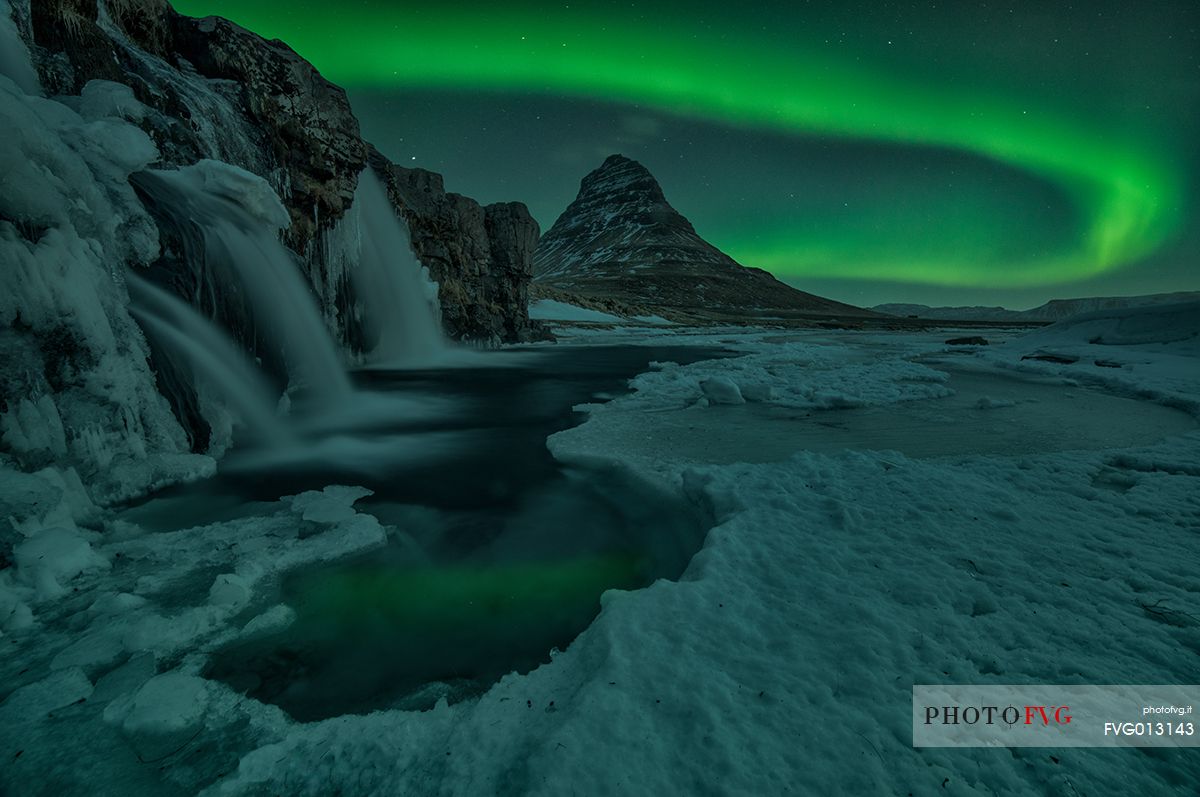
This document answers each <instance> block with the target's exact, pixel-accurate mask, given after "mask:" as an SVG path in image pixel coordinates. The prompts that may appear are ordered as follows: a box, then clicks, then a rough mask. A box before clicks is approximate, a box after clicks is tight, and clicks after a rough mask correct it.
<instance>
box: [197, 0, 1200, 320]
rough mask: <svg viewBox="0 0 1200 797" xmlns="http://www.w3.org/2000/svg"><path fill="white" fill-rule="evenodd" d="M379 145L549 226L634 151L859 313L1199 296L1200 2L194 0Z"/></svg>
mask: <svg viewBox="0 0 1200 797" xmlns="http://www.w3.org/2000/svg"><path fill="white" fill-rule="evenodd" d="M174 5H175V7H176V8H177V9H178V10H180V11H182V12H184V13H187V14H192V15H195V16H203V15H205V14H220V15H222V16H227V17H229V18H231V19H233V20H234V21H236V22H239V23H240V24H242V25H244V26H246V27H248V28H250V29H251V30H254V31H256V32H258V33H260V34H262V35H264V36H267V37H268V38H280V39H283V40H284V41H286V42H287V43H288V44H290V45H291V46H292V47H293V48H294V49H295V50H297V51H298V52H299V53H300V54H301V55H303V56H304V57H306V58H307V59H309V60H310V61H312V62H313V63H314V64H315V65H316V66H317V67H318V68H319V69H320V70H321V71H322V73H323V74H324V75H325V76H326V77H327V78H329V79H330V80H332V81H334V82H335V83H338V84H340V85H342V86H344V87H345V88H346V89H347V90H348V92H349V94H350V98H351V102H352V104H353V107H354V109H355V112H356V114H357V116H358V118H359V119H360V121H361V122H362V126H363V132H364V135H365V137H366V138H367V139H369V140H370V141H372V142H373V143H374V144H375V145H376V146H378V147H379V148H380V149H381V150H382V151H383V152H384V153H385V154H387V155H388V156H389V157H391V158H392V159H393V160H395V161H396V162H398V163H401V164H404V165H416V166H422V167H424V168H428V169H432V170H434V171H438V172H441V173H442V174H444V175H445V178H446V186H447V188H448V189H449V190H452V191H459V192H461V193H465V194H468V195H470V196H473V197H475V198H476V199H479V200H480V201H482V202H485V203H486V202H494V201H500V200H520V201H523V202H525V203H526V204H527V205H529V208H530V210H531V211H532V212H533V214H534V216H535V217H536V218H537V219H538V221H539V222H540V223H541V225H542V228H543V229H546V228H548V227H549V226H550V224H551V223H553V221H554V219H555V218H556V217H557V216H558V214H559V213H560V212H561V211H562V210H563V208H565V207H566V205H567V203H568V202H570V201H571V200H572V199H573V198H574V196H575V193H576V191H577V190H578V187H579V180H580V178H582V177H583V175H584V174H586V173H587V172H588V171H590V170H591V169H593V168H595V167H596V166H598V165H599V164H600V162H601V161H602V160H603V159H604V157H605V156H607V155H609V154H612V153H614V152H620V153H622V154H625V155H627V156H629V157H632V158H635V159H637V160H639V161H641V162H642V163H643V164H645V165H646V166H647V167H648V168H649V169H650V170H651V172H653V173H654V175H655V176H656V177H657V178H658V179H659V182H661V183H662V185H663V189H664V191H665V192H666V194H667V197H668V199H669V200H670V201H671V202H672V204H673V205H674V206H675V207H676V208H677V209H678V210H679V211H680V212H682V213H683V214H684V215H686V216H687V217H688V218H689V219H691V221H692V222H693V224H695V226H696V229H697V231H698V232H699V233H700V234H701V235H703V236H704V237H706V238H707V239H708V240H710V241H711V242H713V243H714V244H716V245H717V246H719V247H720V248H722V249H724V250H725V251H726V252H728V253H729V254H730V255H732V256H733V257H734V258H736V259H737V260H739V261H740V262H742V263H743V264H745V265H750V266H759V267H762V268H766V269H768V270H770V271H772V272H773V273H775V274H776V275H777V276H778V277H780V278H781V279H784V280H785V281H787V282H790V283H792V284H794V285H796V286H797V287H800V288H803V289H805V290H808V291H812V292H814V293H819V294H823V295H826V296H829V297H831V298H834V299H840V300H843V301H849V302H853V303H856V304H865V305H870V304H875V303H878V302H884V301H918V302H926V303H931V304H959V303H966V304H1005V305H1007V306H1011V307H1017V308H1021V307H1028V306H1032V305H1035V304H1039V303H1041V302H1043V301H1045V300H1046V299H1049V298H1054V297H1069V296H1086V295H1112V294H1128V293H1153V292H1160V291H1170V290H1197V289H1200V267H1198V265H1200V264H1198V261H1200V223H1197V222H1200V158H1197V155H1200V147H1198V145H1197V142H1198V140H1200V34H1198V28H1200V3H1196V2H1194V0H1180V2H1156V1H1155V0H1147V1H1146V2H1144V3H1129V2H1127V1H1126V0H1121V2H1106V1H1104V0H1088V1H1087V2H1078V3H1051V2H1028V3H967V2H948V0H942V1H941V2H923V3H887V2H881V1H880V2H856V1H854V0H842V1H841V2H811V3H805V2H787V3H782V2H781V3H772V4H749V3H721V4H710V3H705V2H700V1H699V0H693V1H692V2H655V3H642V2H625V3H612V4H601V3H591V2H583V3H579V2H570V3H541V4H535V3H523V2H519V0H509V2H504V3H496V2H488V3H472V2H455V3H446V2H409V3H399V2H384V1H383V0H365V1H364V0H359V2H353V3H347V4H345V5H337V6H334V5H331V4H329V3H327V2H323V3H304V2H299V1H298V0H179V1H178V2H175V3H174Z"/></svg>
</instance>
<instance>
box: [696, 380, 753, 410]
mask: <svg viewBox="0 0 1200 797" xmlns="http://www.w3.org/2000/svg"><path fill="white" fill-rule="evenodd" d="M700 389H701V390H702V391H704V396H705V398H707V399H708V400H709V402H711V403H713V404H745V403H746V399H744V398H743V397H742V391H741V388H739V387H738V386H737V383H736V382H734V381H733V380H732V379H730V378H728V377H725V376H712V377H709V378H708V379H702V380H700Z"/></svg>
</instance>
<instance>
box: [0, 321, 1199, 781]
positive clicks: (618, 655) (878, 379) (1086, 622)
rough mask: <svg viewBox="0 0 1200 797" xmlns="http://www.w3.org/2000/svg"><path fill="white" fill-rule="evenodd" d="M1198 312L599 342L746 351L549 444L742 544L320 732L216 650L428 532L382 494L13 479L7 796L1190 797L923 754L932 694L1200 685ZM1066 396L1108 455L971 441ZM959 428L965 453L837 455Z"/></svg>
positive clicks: (6, 620) (1088, 449)
mask: <svg viewBox="0 0 1200 797" xmlns="http://www.w3.org/2000/svg"><path fill="white" fill-rule="evenodd" d="M1198 319H1200V308H1197V307H1196V306H1191V307H1187V308H1177V309H1172V308H1166V309H1159V310H1157V311H1153V312H1144V311H1142V312H1138V311H1127V312H1123V313H1117V314H1110V315H1109V316H1106V317H1103V318H1097V319H1092V320H1086V321H1082V322H1068V323H1066V324H1060V325H1056V326H1054V327H1050V328H1047V329H1044V330H1039V331H1037V332H1033V333H1029V334H1028V335H1024V336H1017V335H1013V334H1012V333H1003V334H1001V335H998V336H996V337H992V336H990V335H988V337H989V340H990V343H991V345H988V346H956V345H946V344H945V342H944V341H945V340H946V338H948V337H953V334H945V333H943V334H940V335H934V334H923V335H912V334H895V335H890V334H884V333H840V332H819V333H817V332H812V333H809V332H804V333H781V332H778V331H762V330H757V331H755V330H749V331H745V330H743V331H737V332H730V333H728V334H720V333H717V334H714V333H710V332H704V333H698V332H696V331H694V330H690V331H689V330H674V331H668V330H639V331H622V330H615V331H601V330H586V331H583V330H581V331H579V332H578V333H577V335H576V341H577V342H589V341H591V342H606V341H612V340H619V341H620V342H624V343H629V342H635V341H636V340H647V339H653V340H657V341H659V342H662V340H664V339H669V340H670V341H671V342H672V343H674V344H680V343H686V342H689V341H690V342H695V343H696V344H697V345H713V344H719V345H723V346H726V347H728V348H730V349H733V350H735V351H736V352H737V353H738V354H739V355H740V356H737V357H733V358H729V359H724V360H715V361H704V362H699V363H695V364H692V365H687V366H676V365H673V364H669V363H662V364H659V366H658V367H657V368H655V369H654V370H652V371H650V372H648V373H646V374H643V375H641V376H639V377H637V378H636V379H634V380H633V382H632V387H633V388H635V391H634V392H633V393H632V394H630V395H628V396H624V397H621V398H618V399H616V400H614V401H611V402H609V403H606V404H603V405H595V406H590V407H589V409H590V410H591V414H590V416H589V420H588V421H587V422H586V423H584V424H583V425H582V426H579V427H576V428H573V429H570V430H568V431H565V432H561V433H559V434H557V435H555V436H553V437H552V438H551V439H550V440H549V441H548V445H549V446H550V448H551V450H552V451H553V452H554V453H555V455H556V456H557V457H559V458H560V459H563V460H567V461H571V460H581V459H586V460H588V461H589V462H601V463H603V462H609V463H613V465H612V466H613V467H630V468H632V469H633V470H635V471H636V472H637V473H639V474H641V475H643V476H644V477H646V478H648V479H651V480H653V481H656V482H659V483H662V484H666V485H669V486H671V487H673V488H674V489H677V490H678V491H680V492H681V493H682V494H684V495H686V496H687V497H688V498H689V499H691V500H693V501H695V502H698V503H701V504H704V505H706V506H708V507H709V508H710V509H711V511H712V512H713V514H714V516H715V517H716V519H717V524H716V526H715V527H714V528H713V529H712V530H711V531H710V533H709V535H708V538H707V540H706V542H705V544H704V546H703V549H702V550H701V551H700V552H699V553H697V554H696V556H695V557H694V559H693V560H692V562H691V565H690V566H689V568H688V569H687V571H686V573H685V574H684V576H683V577H682V578H681V579H680V580H679V581H677V582H672V581H665V580H663V581H658V582H656V583H654V584H653V585H652V586H650V587H648V588H646V589H642V590H637V591H620V590H610V591H608V592H606V593H605V594H604V596H603V598H602V606H603V608H602V611H601V613H600V615H599V617H598V618H597V619H596V621H595V622H594V623H593V624H592V625H591V626H590V627H589V628H588V629H587V630H586V631H584V632H583V634H581V635H580V636H579V637H578V638H577V639H576V640H575V641H574V642H573V643H572V644H571V645H570V646H569V647H568V648H567V649H566V650H564V651H562V652H560V653H556V654H555V655H554V656H553V658H552V660H550V661H549V663H547V664H545V665H543V666H541V667H539V668H537V669H535V670H534V671H532V672H530V673H528V674H526V675H516V674H512V675H509V676H506V677H505V678H503V679H502V680H501V681H500V682H499V683H497V684H496V685H494V686H493V687H492V688H491V689H490V690H488V691H487V692H486V693H485V694H484V695H482V697H479V698H478V699H471V700H466V701H463V702H459V703H456V704H454V705H446V704H445V703H444V702H442V703H439V704H438V705H437V707H436V708H434V709H432V710H430V711H425V712H405V711H394V710H393V711H379V712H376V713H373V714H370V715H366V716H345V717H338V718H335V719H330V720H326V721H322V722H315V723H309V724H298V723H295V722H293V721H291V720H290V719H289V718H288V717H287V716H286V715H285V714H284V713H283V712H282V711H281V710H280V709H278V708H276V707H274V706H269V705H264V704H260V703H258V702H256V701H253V700H250V699H247V698H245V697H243V696H241V695H239V694H237V693H236V692H234V691H233V690H232V689H230V688H229V687H228V686H227V685H225V684H224V683H220V682H216V681H211V680H207V679H204V678H202V677H200V673H201V672H202V671H203V670H204V667H205V664H206V661H207V657H208V655H209V653H210V652H211V651H213V650H214V649H216V648H217V647H219V646H221V645H223V644H225V643H228V642H230V641H232V640H235V639H245V638H253V637H255V635H261V634H265V633H268V632H270V631H272V630H274V629H278V628H280V627H282V626H286V625H287V624H288V623H289V622H291V621H292V618H293V617H294V612H293V611H292V609H291V608H290V607H288V606H286V605H283V604H280V603H278V597H277V594H276V593H275V592H274V591H273V589H274V587H273V586H272V585H273V584H274V583H276V580H277V577H278V575H279V574H280V573H282V572H284V571H287V570H290V569H293V568H296V567H299V566H301V565H303V564H305V563H312V562H319V561H327V560H332V559H335V558H338V557H344V556H346V555H348V554H349V553H351V552H355V551H363V550H368V549H370V548H373V547H378V546H381V545H384V544H385V543H386V542H387V541H388V540H389V539H393V540H394V539H396V538H397V537H398V536H401V535H403V534H404V533H405V531H404V529H402V528H395V527H390V526H384V525H382V524H381V523H380V522H379V521H378V520H377V519H376V518H374V517H372V516H370V515H368V514H365V513H363V512H360V511H356V510H355V509H354V506H353V505H354V502H355V501H356V500H358V499H359V498H360V497H362V495H363V491H362V490H358V489H356V488H353V487H330V488H327V489H326V490H325V491H323V492H313V493H305V494H302V495H300V496H297V497H295V498H291V499H286V500H283V501H280V502H276V503H267V504H261V505H257V506H255V507H254V508H253V512H252V513H250V514H249V516H243V517H240V518H239V519H237V520H231V521H225V522H215V523H212V524H210V525H207V526H204V527H201V528H190V529H180V530H177V531H171V532H159V533H154V534H151V533H149V532H147V531H146V530H144V529H141V528H138V527H137V525H136V524H135V523H133V522H131V521H128V520H121V519H118V518H117V517H116V515H114V514H113V513H112V512H111V511H107V510H105V511H102V510H100V509H97V508H95V507H93V506H91V505H90V503H89V501H88V500H87V497H86V495H85V493H84V491H83V489H82V487H81V485H79V484H78V483H77V481H73V480H71V479H70V478H69V475H68V476H66V477H64V476H63V475H61V474H56V473H54V472H51V471H47V472H44V473H43V474H38V475H26V474H18V473H15V472H12V471H3V472H2V473H0V479H2V480H3V481H2V484H3V492H2V493H0V494H2V495H3V498H4V502H5V512H6V513H7V514H9V515H10V516H12V517H13V518H14V521H15V523H16V525H17V526H18V528H19V529H20V531H21V532H22V533H23V534H24V535H25V537H26V541H25V542H23V543H22V544H21V545H19V546H18V547H17V549H16V552H15V560H16V561H15V566H14V567H10V568H8V569H6V570H4V571H0V627H2V628H3V630H4V633H5V636H4V637H2V638H0V645H2V648H0V650H2V651H3V653H2V654H0V672H2V673H3V678H0V683H3V684H5V693H7V697H6V699H5V700H4V701H3V703H0V761H3V762H4V763H3V766H2V767H0V791H5V792H11V793H14V794H173V793H179V794H189V793H196V792H203V793H205V794H210V795H235V794H289V795H290V794H311V795H323V794H334V793H341V794H355V795H358V794H381V795H382V794H455V795H477V794H527V793H528V794H545V795H566V794H580V795H583V794H748V795H749V794H753V795H768V794H787V793H792V794H810V793H829V794H884V793H886V794H909V793H911V794H943V795H967V794H1012V795H1017V794H1047V793H1049V794H1064V795H1072V794H1080V795H1084V794H1092V795H1096V794H1147V795H1149V794H1191V793H1194V790H1195V784H1196V783H1198V782H1200V759H1198V758H1197V757H1196V756H1195V755H1194V751H1182V752H1176V751H1153V750H1142V751H1138V750H1086V749H1064V750H1047V749H977V750H937V749H914V748H913V747H912V738H911V713H910V712H911V695H912V691H911V690H912V686H913V684H914V683H995V684H1005V683H1100V684H1106V683H1196V682H1197V681H1198V680H1200V667H1198V663H1200V659H1198V658H1197V656H1198V654H1200V579H1198V578H1197V573H1198V572H1200V567H1198V565H1200V553H1198V552H1197V540H1198V536H1197V535H1198V532H1200V445H1198V444H1200V433H1198V432H1197V431H1196V423H1195V419H1196V417H1197V416H1200V362H1198V361H1197V359H1198V357H1200V342H1198V338H1197V333H1198V331H1200V328H1198V327H1200V320H1198ZM972 334H974V333H972ZM985 334H987V333H985ZM1029 355H1035V356H1036V357H1043V358H1049V359H1022V358H1023V357H1027V356H1029ZM956 385H959V387H956ZM1047 391H1049V392H1047ZM966 392H970V396H969V397H968V398H969V399H970V400H969V401H967V400H966V399H965V398H964V394H965V393H966ZM976 393H978V394H979V395H978V396H976V395H975V394H976ZM1051 396H1053V397H1057V398H1056V399H1055V400H1056V401H1062V402H1067V403H1070V402H1077V404H1073V405H1071V406H1074V407H1078V408H1079V409H1077V411H1074V412H1069V413H1067V415H1068V416H1085V415H1088V414H1089V413H1092V414H1095V413H1101V414H1103V413H1108V415H1107V416H1106V417H1103V418H1101V419H1099V421H1097V422H1096V423H1094V424H1093V425H1092V426H1088V427H1086V428H1088V429H1096V430H1103V433H1102V434H1101V432H1100V431H1097V435H1098V437H1096V438H1095V439H1083V438H1080V439H1079V440H1078V445H1073V444H1072V441H1071V439H1069V438H1061V437H1060V438H1053V440H1054V444H1053V445H1051V446H1047V447H1046V448H1047V449H1049V450H1032V446H1026V448H1029V449H1031V450H1006V449H1004V448H1003V447H1002V446H1001V447H997V446H991V447H988V446H983V445H981V446H980V447H981V448H985V449H986V451H985V453H972V452H971V448H972V446H971V445H970V438H971V435H972V433H973V430H974V429H976V428H977V427H976V424H979V426H978V428H979V429H986V430H992V431H994V430H995V429H997V428H1000V429H1001V430H1003V429H1004V428H1005V427H1004V424H1006V423H1007V424H1011V428H1012V429H1013V430H1018V429H1021V428H1024V427H1025V426H1026V425H1028V424H1037V423H1042V422H1044V421H1045V420H1046V419H1050V424H1051V425H1060V422H1059V416H1058V415H1055V414H1054V412H1055V410H1054V408H1053V407H1052V406H1051V404H1053V402H1052V401H1051V400H1050V397H1051ZM1096 396H1100V397H1101V398H1095V397H1096ZM956 400H958V401H959V404H957V405H955V404H954V403H953V402H955V401H956ZM1106 402H1124V403H1120V404H1112V403H1106ZM944 407H953V408H954V409H953V411H950V410H943V409H941V408H944ZM1139 407H1142V408H1146V412H1147V413H1149V414H1148V415H1147V418H1149V419H1150V420H1144V419H1140V411H1139V409H1138V408H1139ZM922 408H923V409H922ZM926 411H928V412H933V413H935V416H929V415H922V414H921V413H922V412H926ZM893 412H894V413H897V414H895V415H889V413H893ZM938 412H944V413H945V415H944V417H942V419H941V421H940V422H941V436H942V437H946V438H959V439H965V440H966V441H967V442H966V443H962V444H961V445H960V446H959V447H958V448H954V449H947V450H946V451H944V452H939V451H938V450H936V448H935V449H930V448H929V447H928V445H927V441H924V440H922V439H920V438H922V437H926V436H927V435H925V434H924V432H923V431H922V432H921V433H920V434H914V435H910V436H909V437H904V436H903V435H902V436H900V437H899V438H897V439H898V440H899V443H898V445H897V446H896V448H895V449H894V450H873V449H871V448H870V447H869V446H863V445H859V444H856V445H854V446H852V447H850V448H846V449H842V450H839V449H838V448H837V447H836V441H837V440H838V439H839V438H837V437H836V433H840V431H841V430H851V431H853V429H854V428H855V427H856V424H866V427H865V428H869V429H874V428H882V427H877V426H873V425H879V424H884V425H886V422H887V421H888V419H889V418H894V419H895V420H894V422H893V423H892V425H893V426H895V425H904V424H906V423H909V422H910V421H911V422H912V423H914V424H918V427H916V428H918V430H925V429H932V428H938V426H937V424H938V422H939V421H938V418H937V417H936V413H938ZM1093 420H1095V419H1093ZM1064 422H1065V421H1064ZM1083 422H1084V421H1083V420H1081V421H1080V423H1083ZM822 424H826V425H824V426H822ZM920 424H924V425H923V426H921V425H920ZM816 427H820V428H819V429H817V428H816ZM1080 428H1084V427H1080ZM729 429H734V430H737V432H738V433H737V434H735V435H731V434H728V433H727V431H723V430H729ZM1131 429H1132V430H1133V431H1134V432H1136V434H1135V435H1131V434H1129V430H1131ZM827 430H833V431H832V432H828V433H827ZM989 433H990V432H989ZM1123 433H1124V436H1122V434H1123ZM828 434H835V436H834V437H832V438H831V437H829V436H828ZM1014 434H1015V431H1014ZM1107 435H1112V436H1111V437H1110V436H1107ZM1000 436H1001V437H1004V435H1000ZM809 439H811V440H815V441H818V442H819V443H820V445H816V446H815V448H816V449H819V450H814V446H806V445H801V442H803V441H805V440H809ZM854 439H858V438H854ZM981 439H983V438H982V437H981ZM1047 439H1052V438H1047ZM789 440H793V441H798V442H795V443H793V444H791V445H789V443H788V441H789ZM830 440H832V441H834V442H833V444H830ZM1097 440H1098V441H1099V442H1098V443H1097V442H1096V441H1097ZM1113 441H1116V442H1118V443H1119V445H1115V446H1114V445H1112V443H1113ZM989 445H991V444H989ZM801 449H807V450H801ZM905 449H911V450H910V452H909V453H905ZM914 452H915V453H914ZM564 533H565V531H564ZM652 533H653V530H652V529H647V534H652ZM9 690H12V691H11V692H10V691H9Z"/></svg>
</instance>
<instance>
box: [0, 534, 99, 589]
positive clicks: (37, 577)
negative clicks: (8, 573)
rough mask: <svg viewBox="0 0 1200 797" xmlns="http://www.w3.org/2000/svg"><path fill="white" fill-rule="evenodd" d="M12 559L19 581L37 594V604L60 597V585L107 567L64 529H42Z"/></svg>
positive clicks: (80, 539)
mask: <svg viewBox="0 0 1200 797" xmlns="http://www.w3.org/2000/svg"><path fill="white" fill-rule="evenodd" d="M13 558H14V559H15V560H16V563H17V573H18V574H19V575H20V577H21V580H22V581H24V582H25V583H27V584H29V585H31V586H33V587H34V588H35V589H36V590H37V595H38V598H39V599H40V600H45V599H47V598H56V597H58V596H59V595H61V594H63V593H64V592H66V587H65V586H64V585H65V584H66V583H67V582H69V581H70V580H71V579H73V578H75V577H76V576H78V575H79V574H80V573H82V572H84V571H86V570H96V569H100V568H106V567H108V566H109V563H108V560H107V559H105V558H104V557H103V556H101V555H100V554H98V553H96V552H95V551H93V550H92V546H91V545H89V544H88V541H87V540H86V539H84V536H83V535H82V534H81V533H80V532H78V531H76V530H74V529H65V528H48V529H42V530H41V531H39V532H38V533H37V535H36V536H34V537H31V538H30V539H28V540H26V541H25V542H23V543H21V544H20V545H17V546H16V547H15V548H14V549H13Z"/></svg>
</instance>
